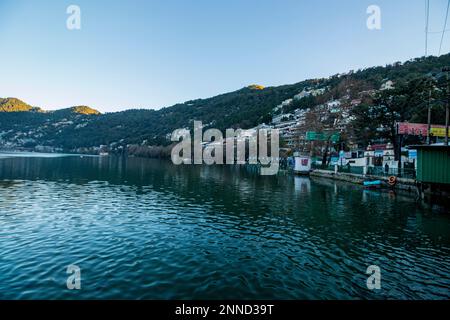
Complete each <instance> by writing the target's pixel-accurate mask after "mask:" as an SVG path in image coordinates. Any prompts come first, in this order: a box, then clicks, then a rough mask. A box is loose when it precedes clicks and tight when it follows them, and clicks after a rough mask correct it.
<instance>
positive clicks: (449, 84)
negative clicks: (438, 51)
mask: <svg viewBox="0 0 450 320" xmlns="http://www.w3.org/2000/svg"><path fill="white" fill-rule="evenodd" d="M442 72H446V73H447V99H446V105H445V145H446V146H448V136H449V131H448V126H449V103H450V101H449V100H450V82H449V79H448V73H449V72H450V67H444V68H442Z"/></svg>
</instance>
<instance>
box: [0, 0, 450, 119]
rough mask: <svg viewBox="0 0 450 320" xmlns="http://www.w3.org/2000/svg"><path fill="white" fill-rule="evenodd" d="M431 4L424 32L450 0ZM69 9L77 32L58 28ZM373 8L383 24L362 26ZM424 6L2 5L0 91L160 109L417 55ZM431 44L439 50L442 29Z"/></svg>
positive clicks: (279, 1) (260, 0) (240, 0)
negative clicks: (76, 14) (77, 19)
mask: <svg viewBox="0 0 450 320" xmlns="http://www.w3.org/2000/svg"><path fill="white" fill-rule="evenodd" d="M430 2H431V13H430V31H438V30H442V27H443V23H444V17H445V9H446V4H447V0H430ZM70 4H76V5H79V6H80V8H81V21H82V29H81V30H76V31H69V30H68V29H67V28H66V19H67V17H68V15H67V14H66V8H67V7H68V6H69V5H70ZM371 4H376V5H378V6H380V8H381V14H382V16H381V19H382V29H381V30H380V31H370V30H368V29H367V27H366V19H367V17H368V15H367V14H366V9H367V7H368V6H369V5H371ZM424 9H425V4H424V0H369V1H366V0H341V1H335V0H314V1H311V0H310V1H307V0H226V1H219V0H192V1H188V0H183V1H182V0H164V1H163V0H158V1H151V0H148V1H144V0H142V1H137V0H126V1H125V0H123V1H119V0H110V1H106V0H71V1H65V0H60V1H55V0H40V1H34V0H33V1H32V0H27V1H26V0H0V41H1V42H0V43H1V44H0V66H1V73H2V75H1V77H0V97H11V96H12V97H18V98H21V99H23V100H25V101H26V102H28V103H30V104H32V105H36V106H42V107H44V108H46V109H55V108H61V107H67V106H72V105H80V104H86V105H90V106H93V107H95V108H97V109H99V110H101V111H116V110H122V109H128V108H160V107H164V106H169V105H172V104H174V103H177V102H184V101H187V100H190V99H195V98H206V97H210V96H214V95H217V94H220V93H224V92H228V91H233V90H237V89H239V88H241V87H244V86H246V85H249V84H252V83H257V84H262V85H266V86H272V85H282V84H287V83H295V82H298V81H301V80H304V79H308V78H315V77H323V76H329V75H332V74H335V73H339V72H346V71H348V70H351V69H355V70H356V69H358V68H363V67H369V66H374V65H384V64H386V63H392V62H395V61H403V60H407V59H410V58H413V57H418V56H422V55H424V21H425V18H424V17H425V10H424ZM449 28H450V26H449ZM429 41H430V42H429V47H430V53H431V54H434V55H436V54H437V51H438V47H439V41H440V34H432V35H430V40H429ZM442 51H443V52H444V53H446V52H449V51H450V32H448V33H447V34H446V37H445V39H444V46H443V50H442Z"/></svg>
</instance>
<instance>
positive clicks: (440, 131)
mask: <svg viewBox="0 0 450 320" xmlns="http://www.w3.org/2000/svg"><path fill="white" fill-rule="evenodd" d="M431 135H432V136H434V137H445V127H444V126H439V127H438V126H433V127H431Z"/></svg>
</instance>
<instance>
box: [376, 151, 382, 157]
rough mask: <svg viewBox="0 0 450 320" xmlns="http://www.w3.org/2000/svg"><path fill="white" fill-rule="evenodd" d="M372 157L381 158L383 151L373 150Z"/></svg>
mask: <svg viewBox="0 0 450 320" xmlns="http://www.w3.org/2000/svg"><path fill="white" fill-rule="evenodd" d="M374 156H375V157H382V156H383V150H375V152H374Z"/></svg>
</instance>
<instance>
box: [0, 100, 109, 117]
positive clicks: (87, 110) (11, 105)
mask: <svg viewBox="0 0 450 320" xmlns="http://www.w3.org/2000/svg"><path fill="white" fill-rule="evenodd" d="M0 112H48V113H57V114H61V115H62V114H67V115H70V114H81V115H99V114H101V113H100V111H98V110H95V109H93V108H91V107H89V106H74V107H70V108H65V109H59V110H55V111H45V110H43V109H41V108H39V107H32V106H30V105H29V104H27V103H26V102H24V101H22V100H20V99H17V98H0Z"/></svg>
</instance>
